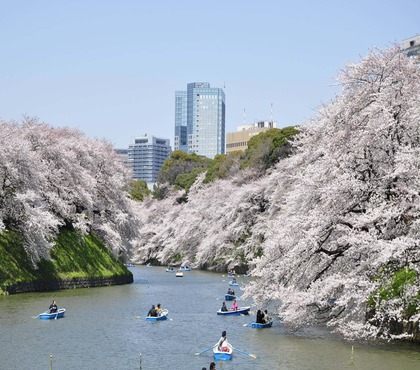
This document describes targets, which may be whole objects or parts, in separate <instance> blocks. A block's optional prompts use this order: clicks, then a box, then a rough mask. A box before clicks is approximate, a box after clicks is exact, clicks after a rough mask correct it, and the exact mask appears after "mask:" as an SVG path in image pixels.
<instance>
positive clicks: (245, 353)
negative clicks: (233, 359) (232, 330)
mask: <svg viewBox="0 0 420 370" xmlns="http://www.w3.org/2000/svg"><path fill="white" fill-rule="evenodd" d="M232 348H233V347H232ZM233 349H234V350H235V351H238V352H239V353H243V354H244V355H247V356H251V357H252V358H257V356H255V355H253V354H252V353H248V352H245V351H241V350H240V349H237V348H233Z"/></svg>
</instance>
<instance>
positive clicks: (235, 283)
mask: <svg viewBox="0 0 420 370" xmlns="http://www.w3.org/2000/svg"><path fill="white" fill-rule="evenodd" d="M229 285H232V286H238V283H237V282H236V281H229Z"/></svg>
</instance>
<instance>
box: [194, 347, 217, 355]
mask: <svg viewBox="0 0 420 370" xmlns="http://www.w3.org/2000/svg"><path fill="white" fill-rule="evenodd" d="M216 346H217V344H215V345H214V346H211V347H210V348H207V349H205V350H204V351H201V352H197V353H194V354H195V355H196V356H200V355H201V354H203V353H204V352H207V351H210V350H211V349H213V348H214V347H216Z"/></svg>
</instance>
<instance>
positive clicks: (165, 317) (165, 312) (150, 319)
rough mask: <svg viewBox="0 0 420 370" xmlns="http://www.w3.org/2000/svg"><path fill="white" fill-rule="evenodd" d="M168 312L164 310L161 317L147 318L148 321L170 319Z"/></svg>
mask: <svg viewBox="0 0 420 370" xmlns="http://www.w3.org/2000/svg"><path fill="white" fill-rule="evenodd" d="M168 314H169V312H168V310H163V311H162V313H161V314H160V315H159V316H146V320H147V321H151V322H154V321H163V320H166V319H167V318H168Z"/></svg>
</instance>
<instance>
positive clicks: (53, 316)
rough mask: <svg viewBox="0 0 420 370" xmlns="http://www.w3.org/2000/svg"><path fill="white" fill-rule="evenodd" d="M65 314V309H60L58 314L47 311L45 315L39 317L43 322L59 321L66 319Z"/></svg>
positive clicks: (41, 314)
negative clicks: (62, 318)
mask: <svg viewBox="0 0 420 370" xmlns="http://www.w3.org/2000/svg"><path fill="white" fill-rule="evenodd" d="M65 312H66V309H65V308H59V309H58V311H57V312H51V313H50V311H45V312H44V313H40V314H39V315H38V316H39V318H40V319H41V320H50V319H59V318H61V317H64V313H65Z"/></svg>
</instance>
